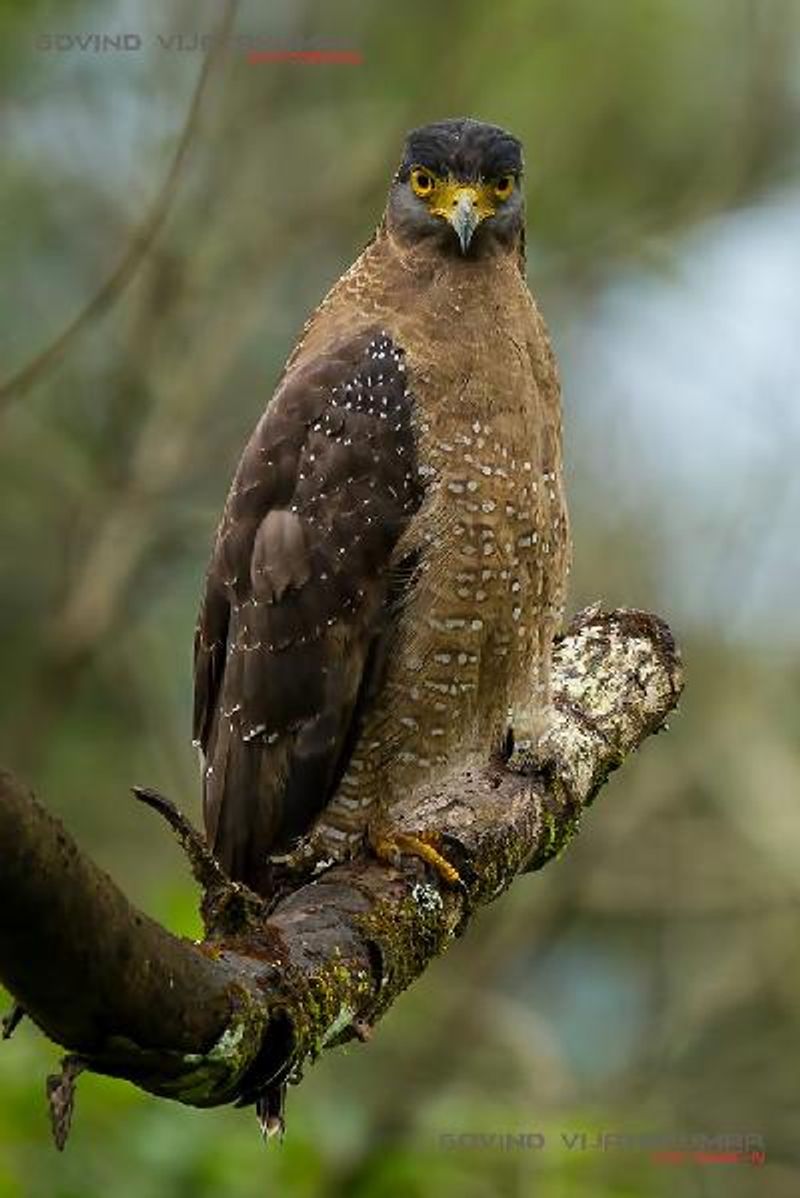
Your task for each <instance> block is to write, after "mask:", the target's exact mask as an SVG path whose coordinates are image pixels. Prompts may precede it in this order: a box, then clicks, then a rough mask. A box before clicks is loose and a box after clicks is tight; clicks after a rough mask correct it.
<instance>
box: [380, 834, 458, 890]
mask: <svg viewBox="0 0 800 1198" xmlns="http://www.w3.org/2000/svg"><path fill="white" fill-rule="evenodd" d="M436 839H437V838H436V837H434V836H414V835H413V834H412V833H411V832H395V831H392V832H384V833H381V834H379V835H377V836H375V837H374V839H372V848H373V851H374V853H375V856H376V857H377V858H378V859H379V860H380V861H387V862H388V863H389V864H390V865H397V863H398V860H399V858H400V856H401V855H402V854H404V853H405V854H406V855H410V856H413V857H419V858H420V860H421V861H425V862H427V864H428V865H431V866H432V867H433V868H434V869H435V870H436V872H437V874H438V875H439V877H440V878H443V879H444V881H445V882H447V884H448V886H463V882H462V881H461V875H460V874H459V872H458V870H457V869H455V868H454V866H452V865H451V864H450V862H449V861H448V860H447V858H446V857H443V856H442V854H441V853H440V852H439V850H438V849H437V848H435V847H434V844H433V843H432V842H433V841H435V840H436Z"/></svg>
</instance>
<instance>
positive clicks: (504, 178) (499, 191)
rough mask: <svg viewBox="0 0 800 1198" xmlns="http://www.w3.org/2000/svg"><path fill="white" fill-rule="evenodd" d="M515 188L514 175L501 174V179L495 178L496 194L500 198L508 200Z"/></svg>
mask: <svg viewBox="0 0 800 1198" xmlns="http://www.w3.org/2000/svg"><path fill="white" fill-rule="evenodd" d="M513 190H514V176H513V175H501V176H500V178H499V179H495V184H494V194H495V195H496V196H497V198H498V200H507V199H508V197H509V196H510V195H511V193H512V191H513Z"/></svg>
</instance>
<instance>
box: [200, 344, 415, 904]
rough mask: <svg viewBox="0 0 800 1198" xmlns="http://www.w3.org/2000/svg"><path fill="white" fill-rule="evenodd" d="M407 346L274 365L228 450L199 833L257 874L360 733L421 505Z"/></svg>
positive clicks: (369, 347)
mask: <svg viewBox="0 0 800 1198" xmlns="http://www.w3.org/2000/svg"><path fill="white" fill-rule="evenodd" d="M412 407H413V404H412V397H411V395H410V394H409V391H408V388H407V384H406V375H405V367H404V363H403V353H402V350H400V349H399V348H398V347H397V346H396V345H395V344H394V343H393V342H392V341H391V340H390V338H389V337H388V336H386V334H383V333H375V332H374V331H372V332H367V333H362V334H360V335H358V336H356V337H354V338H352V339H350V340H349V341H348V342H346V343H344V344H342V345H340V346H338V347H336V348H335V349H334V350H332V351H331V352H330V353H328V354H326V355H325V356H324V358H319V359H316V360H314V361H312V362H310V363H308V364H307V365H305V366H302V365H301V366H298V367H295V368H293V369H292V370H291V371H290V373H289V374H288V375H287V376H285V378H284V380H283V382H282V383H281V385H280V387H279V389H278V391H277V392H276V394H275V396H274V398H273V400H272V402H271V403H270V404H269V406H268V408H267V410H266V412H265V413H264V415H263V417H262V419H261V420H260V422H259V424H258V426H257V427H256V429H255V432H254V433H253V435H252V437H251V439H250V442H249V444H248V445H247V448H246V449H245V451H244V454H243V456H242V459H241V462H240V463H239V467H238V470H237V472H236V476H235V478H234V481H233V485H232V487H231V491H230V494H229V496H228V500H227V503H226V506H225V510H224V512H223V516H222V520H221V522H220V526H219V529H218V532H217V539H216V543H215V547H214V551H213V554H212V557H211V562H210V565H209V568H208V575H207V580H206V590H205V595H204V598H203V603H202V607H201V610H200V617H199V622H198V627H197V634H196V638H195V712H194V735H195V739H196V741H197V742H198V743H199V744H200V746H201V748H202V750H203V752H204V754H205V764H206V768H205V776H204V812H205V822H206V833H207V836H208V840H209V843H210V844H211V846H212V848H213V850H214V852H215V853H216V855H217V857H218V858H219V860H220V862H221V863H222V865H223V867H224V868H225V869H226V870H227V871H228V873H229V874H230V875H231V876H232V877H234V878H236V879H240V880H243V881H246V882H248V883H249V884H250V885H254V886H257V885H258V880H259V877H260V876H261V873H262V869H263V864H264V860H265V858H266V856H267V854H268V853H271V852H280V851H282V850H284V849H285V848H287V847H288V846H289V845H290V844H291V843H292V842H293V841H294V840H295V839H296V838H297V837H299V836H301V835H302V834H303V833H304V832H306V831H307V830H308V829H309V828H310V826H311V825H312V823H313V821H314V819H315V817H316V816H317V815H318V814H319V812H320V811H321V810H322V808H323V807H324V806H325V804H326V803H327V802H328V801H329V800H330V798H331V796H332V794H333V791H334V789H335V787H336V785H337V783H338V781H339V779H340V777H341V775H342V772H343V770H344V768H345V766H346V764H347V759H348V757H349V755H350V753H351V752H352V750H353V747H354V744H355V741H356V739H357V734H358V712H359V703H361V704H362V705H363V702H364V697H365V695H366V694H367V692H368V691H369V692H370V693H371V688H372V689H374V679H373V682H372V683H370V677H371V675H372V674H373V667H374V664H375V663H376V662H378V661H380V660H381V657H382V656H383V654H382V652H381V640H382V638H383V639H385V637H386V636H387V635H388V629H389V625H390V621H391V615H390V612H391V610H392V608H393V606H394V605H393V604H392V603H390V602H389V589H390V586H391V581H392V569H391V557H392V551H393V549H394V547H395V545H396V543H397V540H398V537H399V536H400V534H401V533H402V531H403V529H404V528H405V527H406V525H407V523H408V521H409V519H410V517H411V515H412V514H413V512H414V511H416V510H417V508H418V507H419V504H420V501H421V493H420V488H419V483H418V479H417V470H416V460H415V445H414V433H413V420H412V416H413V412H412Z"/></svg>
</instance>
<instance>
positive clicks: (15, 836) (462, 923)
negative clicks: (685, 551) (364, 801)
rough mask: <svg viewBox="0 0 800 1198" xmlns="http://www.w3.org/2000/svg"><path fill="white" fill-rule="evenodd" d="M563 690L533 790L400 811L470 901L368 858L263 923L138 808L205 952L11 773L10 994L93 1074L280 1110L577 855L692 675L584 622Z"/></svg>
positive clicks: (191, 843) (589, 619)
mask: <svg viewBox="0 0 800 1198" xmlns="http://www.w3.org/2000/svg"><path fill="white" fill-rule="evenodd" d="M553 682H554V696H555V705H556V712H557V716H556V720H555V723H554V725H553V727H552V728H551V730H550V732H549V733H548V735H547V739H546V742H545V745H544V753H543V760H544V761H545V765H544V766H543V767H542V768H541V769H540V770H539V771H538V772H537V773H536V774H533V775H531V776H521V775H519V774H514V773H511V772H510V771H509V770H507V769H505V768H504V766H503V763H502V762H501V761H500V760H499V759H498V760H497V761H494V762H490V763H488V764H487V765H486V767H485V768H470V769H464V770H461V771H459V772H457V773H455V774H454V775H452V776H451V777H450V778H448V780H447V782H446V784H443V785H439V786H435V787H429V788H425V789H423V790H422V791H419V792H415V793H414V794H413V795H410V796H409V797H408V798H407V799H406V800H404V801H403V802H402V803H400V804H398V805H397V807H395V808H393V811H392V817H393V821H394V822H395V823H396V824H397V825H398V826H399V827H400V828H402V829H405V830H408V831H417V832H425V833H434V834H436V835H437V836H438V837H439V838H440V841H441V843H442V845H443V846H444V851H445V853H446V855H447V856H448V858H449V859H450V860H451V861H452V862H453V863H454V864H455V865H456V866H457V868H458V869H459V872H460V874H461V876H462V878H463V879H464V882H465V889H464V891H460V890H454V889H450V888H448V887H447V886H446V885H445V884H444V883H442V882H441V881H440V880H439V879H438V878H436V877H434V876H432V875H430V874H429V873H428V872H427V871H426V870H425V867H424V866H422V865H421V864H420V863H419V862H417V861H415V860H409V861H406V860H404V861H403V862H402V866H401V868H398V869H393V868H389V867H387V866H386V865H384V864H381V863H380V862H378V861H376V860H374V859H373V858H371V857H364V858H363V859H358V860H356V861H354V862H351V863H348V864H346V865H340V866H336V867H334V868H332V869H330V870H328V872H326V873H325V874H323V875H322V876H321V877H318V878H317V879H315V880H313V881H310V882H307V883H306V884H303V885H300V886H299V888H298V889H296V890H294V891H293V892H292V893H291V894H290V895H289V896H288V897H287V898H285V899H283V900H282V901H281V902H280V903H279V904H278V905H277V907H275V909H274V910H273V911H272V912H269V911H268V909H267V907H266V906H265V905H264V904H263V903H262V902H261V900H260V899H259V898H258V897H257V896H256V895H253V894H250V893H249V892H248V891H247V890H246V889H245V888H243V887H241V886H239V885H234V884H231V883H229V882H228V881H227V880H226V879H225V878H224V877H223V876H222V875H221V874H220V873H219V871H218V870H217V869H216V867H215V864H214V862H213V859H210V857H209V855H208V854H207V853H206V852H205V851H204V849H203V847H202V845H200V844H199V843H198V838H197V836H196V834H193V832H192V829H191V827H190V826H189V825H188V823H187V821H185V820H184V819H183V818H182V817H180V816H179V815H178V814H177V813H176V812H175V810H174V808H172V806H171V804H169V803H168V801H166V800H162V799H160V797H159V796H156V795H154V794H153V793H152V792H148V791H140V792H138V793H139V797H140V798H142V799H143V800H144V801H145V802H147V803H149V804H150V805H151V806H154V807H156V809H157V810H159V811H160V812H161V814H163V815H165V816H166V817H167V818H168V819H169V822H170V824H171V825H172V827H173V828H174V830H175V831H176V832H177V834H178V835H179V837H180V839H181V843H182V844H183V846H184V848H185V849H186V851H187V853H188V854H189V857H190V860H191V863H192V867H193V870H194V873H195V877H197V879H198V881H199V882H200V883H201V885H202V886H203V889H204V895H203V906H202V910H203V915H204V919H205V923H206V936H205V939H204V940H203V942H202V943H200V944H193V943H190V942H188V941H185V940H180V939H177V938H176V937H174V936H172V935H171V934H170V933H169V932H167V931H166V930H165V929H164V928H162V927H161V926H160V925H159V924H157V923H155V922H154V921H153V920H151V919H149V918H148V917H147V916H145V915H143V914H142V913H140V912H138V911H136V910H135V909H134V908H133V907H132V906H131V905H130V904H129V903H128V901H127V900H126V899H125V897H124V896H123V895H122V893H121V892H120V891H119V889H118V888H117V887H116V886H115V884H114V882H113V881H112V880H111V879H110V878H109V877H108V876H107V875H106V874H104V873H103V872H102V871H100V870H99V869H98V868H97V867H96V866H95V865H93V864H92V863H91V862H90V861H89V860H88V859H87V858H86V857H85V856H83V855H82V854H81V852H80V851H79V849H78V848H77V846H76V845H75V844H74V842H73V841H72V840H71V839H70V837H69V836H68V834H67V833H66V832H65V831H64V829H63V828H62V827H61V825H60V824H59V823H58V822H57V821H56V820H55V819H54V818H53V817H52V816H50V815H48V814H47V812H46V811H45V810H44V809H43V808H42V807H41V806H40V804H39V803H37V801H36V800H35V799H34V798H33V797H32V796H31V795H29V794H27V793H26V792H25V791H24V790H23V789H22V788H21V787H20V786H19V785H18V784H17V783H16V782H14V780H13V779H12V778H11V777H10V776H9V775H0V854H1V855H2V861H3V868H2V871H0V911H1V912H2V920H1V921H0V977H2V979H3V981H4V983H5V984H6V985H7V987H8V988H9V990H10V991H11V992H12V993H13V995H14V997H15V998H16V999H17V1000H18V1002H19V1003H20V1004H21V1005H22V1006H23V1007H24V1008H25V1010H26V1011H27V1012H28V1014H29V1015H30V1016H31V1018H32V1019H34V1020H35V1022H36V1023H37V1024H38V1025H39V1026H40V1027H41V1028H42V1030H43V1031H45V1032H46V1034H47V1035H48V1036H50V1037H51V1038H52V1039H53V1040H55V1041H56V1042H57V1043H59V1044H62V1045H64V1046H65V1047H66V1048H67V1049H69V1050H70V1052H71V1053H73V1054H76V1055H77V1058H78V1059H79V1061H80V1062H81V1063H82V1064H83V1065H84V1066H85V1067H88V1068H90V1069H93V1070H95V1071H97V1072H101V1073H110V1074H114V1075H117V1076H120V1077H125V1078H128V1079H129V1080H131V1081H133V1082H134V1083H136V1084H137V1085H139V1086H141V1087H142V1088H143V1089H146V1090H149V1091H151V1092H152V1093H154V1094H159V1095H165V1096H169V1097H171V1098H175V1099H178V1100H179V1101H181V1102H184V1103H188V1104H190V1105H195V1106H213V1105H218V1104H221V1103H228V1102H233V1101H238V1102H240V1103H247V1102H252V1101H254V1100H255V1099H256V1098H259V1097H261V1098H262V1102H263V1103H264V1105H265V1106H266V1107H268V1108H269V1110H270V1111H273V1112H274V1111H275V1110H276V1109H277V1105H278V1103H277V1099H276V1095H278V1094H280V1093H282V1089H283V1086H284V1085H285V1083H286V1082H287V1081H297V1080H299V1078H300V1074H301V1070H302V1067H303V1065H304V1064H305V1063H306V1062H307V1061H309V1060H313V1059H314V1058H315V1057H316V1056H317V1055H318V1054H319V1052H320V1051H321V1050H322V1049H323V1048H325V1047H327V1046H328V1045H332V1044H340V1043H343V1042H345V1041H347V1040H350V1039H352V1038H354V1037H358V1038H360V1039H364V1038H366V1036H367V1035H368V1032H369V1029H370V1028H371V1026H372V1025H373V1024H374V1023H375V1022H376V1020H377V1019H379V1018H380V1016H381V1015H382V1014H383V1013H384V1012H385V1011H386V1010H387V1009H388V1008H389V1007H390V1006H391V1005H392V1003H393V1002H394V1001H395V999H396V998H397V997H398V995H399V994H400V993H401V992H402V991H403V990H404V989H405V988H406V987H407V986H408V985H410V984H411V983H412V982H413V981H414V980H415V979H416V978H417V977H419V976H420V974H421V973H422V972H423V971H424V970H425V968H426V967H427V965H428V964H429V962H430V961H431V959H432V958H433V957H435V956H437V955H438V954H439V953H441V952H442V951H443V950H444V949H445V948H446V947H447V946H448V944H449V943H450V942H451V941H452V939H453V938H454V937H455V936H456V935H459V934H461V933H462V932H463V931H464V929H465V928H466V926H467V925H468V923H469V920H470V918H471V917H472V914H473V913H474V911H475V908H476V907H478V906H481V905H483V904H486V903H489V902H491V901H492V900H493V899H495V898H497V897H498V895H500V894H501V893H502V892H503V891H504V890H506V889H507V888H508V886H509V885H510V884H511V883H512V881H513V880H514V878H515V877H516V876H517V875H518V874H520V873H523V872H527V871H530V870H533V869H538V868H540V867H541V866H542V865H544V864H545V863H546V862H547V861H549V860H551V859H552V858H553V857H555V856H556V855H557V854H558V853H559V852H560V851H561V850H562V849H563V848H564V847H565V846H566V844H567V843H568V841H569V840H570V838H571V837H572V835H574V833H575V831H576V830H577V827H578V824H579V822H580V817H581V814H582V811H583V809H584V808H585V807H586V806H587V805H588V804H589V803H590V802H591V801H592V800H593V799H594V797H595V795H596V794H597V792H598V790H599V789H600V787H601V786H602V785H603V783H604V782H605V781H606V779H607V777H608V775H609V774H610V773H611V772H612V771H613V770H614V769H616V768H617V767H618V766H619V765H620V764H621V763H622V761H623V760H624V759H625V757H626V756H627V755H628V754H629V753H631V752H632V751H633V750H634V749H636V748H638V746H639V745H640V744H641V743H642V741H644V740H645V739H646V737H647V736H649V735H650V734H651V733H653V732H657V731H659V730H661V729H662V728H663V727H664V722H665V720H666V717H667V716H668V714H669V712H670V711H671V710H672V709H673V708H674V707H675V705H676V703H677V701H678V698H679V695H680V691H681V687H682V678H681V664H680V658H679V655H678V652H677V650H676V648H675V644H674V642H673V640H672V636H671V634H670V632H669V629H668V628H667V626H666V625H665V624H664V623H663V622H662V621H661V620H659V619H658V618H657V617H655V616H650V615H646V614H644V613H642V612H636V611H628V610H620V611H616V612H611V613H602V612H601V611H600V610H599V609H597V608H591V609H588V610H587V611H585V612H582V613H581V614H580V615H579V616H578V617H576V619H575V620H574V621H573V623H572V625H571V627H570V629H569V630H568V633H567V635H566V636H565V637H564V638H563V639H562V640H561V641H560V642H559V643H558V644H557V645H556V648H555V657H554V671H553ZM68 1059H69V1060H70V1061H71V1064H70V1069H71V1070H72V1073H70V1074H69V1077H67V1078H66V1081H65V1082H64V1085H63V1086H62V1087H61V1088H60V1089H59V1085H58V1084H57V1083H55V1082H54V1083H53V1085H52V1087H51V1088H52V1089H53V1091H54V1093H56V1094H58V1095H59V1096H60V1098H59V1101H60V1102H61V1103H62V1105H65V1106H66V1107H67V1108H68V1111H69V1112H71V1086H72V1084H73V1083H72V1081H71V1080H70V1079H71V1078H72V1076H73V1073H74V1068H75V1066H74V1058H68ZM67 1082H69V1085H67ZM67 1091H68V1097H69V1102H68V1103H67V1102H66V1099H65V1098H64V1094H66V1093H67ZM265 1095H266V1096H267V1098H266V1099H264V1096H265ZM59 1110H60V1108H59ZM57 1114H58V1112H56V1113H54V1126H55V1123H56V1122H57V1120H56V1115H57ZM272 1122H273V1124H274V1123H275V1119H273V1121H272ZM61 1126H62V1130H63V1128H64V1127H66V1126H68V1119H65V1118H62V1119H61ZM63 1134H64V1135H65V1134H66V1132H65V1131H64V1133H63ZM61 1138H62V1139H63V1135H62V1137H61Z"/></svg>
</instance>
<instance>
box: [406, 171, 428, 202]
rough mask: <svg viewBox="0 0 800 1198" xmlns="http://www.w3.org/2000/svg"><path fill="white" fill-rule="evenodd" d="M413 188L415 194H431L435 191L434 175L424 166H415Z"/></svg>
mask: <svg viewBox="0 0 800 1198" xmlns="http://www.w3.org/2000/svg"><path fill="white" fill-rule="evenodd" d="M411 188H412V190H413V192H414V194H415V195H418V196H422V197H423V199H424V197H425V196H429V195H430V194H431V192H432V191H433V176H432V175H430V174H429V173H428V172H427V171H426V170H423V169H422V167H419V166H415V167H414V169H413V171H412V172H411Z"/></svg>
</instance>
